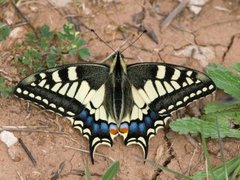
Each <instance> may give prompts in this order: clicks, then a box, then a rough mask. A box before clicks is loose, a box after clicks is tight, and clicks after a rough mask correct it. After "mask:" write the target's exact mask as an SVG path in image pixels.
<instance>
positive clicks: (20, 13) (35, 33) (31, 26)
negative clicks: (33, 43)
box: [10, 0, 39, 39]
mask: <svg viewBox="0 0 240 180" xmlns="http://www.w3.org/2000/svg"><path fill="white" fill-rule="evenodd" d="M10 2H11V4H12V6H13V7H14V9H15V10H16V12H17V13H18V14H19V15H20V16H21V18H23V19H24V20H25V21H26V22H27V24H28V26H29V27H30V28H31V29H32V31H33V33H34V35H35V37H36V38H37V39H39V38H38V34H37V32H36V30H35V28H34V27H33V25H32V24H31V23H30V22H29V20H28V19H27V18H26V17H25V16H24V14H23V13H22V12H21V10H20V9H19V8H18V7H17V6H16V4H15V3H14V1H13V0H11V1H10Z"/></svg>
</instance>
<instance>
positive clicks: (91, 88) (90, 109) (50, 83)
mask: <svg viewBox="0 0 240 180" xmlns="http://www.w3.org/2000/svg"><path fill="white" fill-rule="evenodd" d="M108 77H109V67H108V66H106V65H99V64H78V65H64V66H60V67H56V68H51V69H47V70H44V71H41V72H38V73H35V74H32V75H30V76H28V77H27V78H25V79H24V80H22V81H21V82H20V83H19V84H18V85H17V86H16V88H15V90H14V93H15V95H16V96H18V97H20V98H23V99H26V100H30V101H32V102H34V103H35V104H37V105H39V106H42V107H44V108H46V109H48V110H52V111H54V112H57V113H59V114H61V115H63V116H65V117H67V118H68V119H70V120H71V123H72V125H73V127H74V128H77V129H79V130H80V131H81V132H82V134H83V135H84V136H85V137H86V138H88V139H89V146H90V154H91V158H92V161H93V153H94V150H95V148H96V147H97V146H98V145H99V144H107V145H112V138H111V136H110V134H109V126H110V124H109V123H108V120H109V118H110V116H109V115H108V113H107V112H106V110H105V107H104V106H103V103H104V97H105V82H106V80H107V79H108ZM112 124H113V122H112Z"/></svg>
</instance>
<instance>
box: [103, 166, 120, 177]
mask: <svg viewBox="0 0 240 180" xmlns="http://www.w3.org/2000/svg"><path fill="white" fill-rule="evenodd" d="M118 170H119V161H115V162H113V163H112V164H111V165H110V166H109V167H108V168H107V170H106V171H105V172H104V174H103V176H102V180H112V179H113V178H114V176H115V175H116V174H117V172H118Z"/></svg>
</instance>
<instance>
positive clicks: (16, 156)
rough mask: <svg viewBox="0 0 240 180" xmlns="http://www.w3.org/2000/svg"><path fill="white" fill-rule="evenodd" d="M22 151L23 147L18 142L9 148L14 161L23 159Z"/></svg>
mask: <svg viewBox="0 0 240 180" xmlns="http://www.w3.org/2000/svg"><path fill="white" fill-rule="evenodd" d="M21 152H22V149H21V148H20V146H19V145H18V144H15V145H13V146H10V147H9V148H8V154H9V156H10V158H11V159H12V160H13V161H14V162H19V161H21V159H22V158H21Z"/></svg>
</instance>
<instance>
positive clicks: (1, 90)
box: [0, 77, 11, 98]
mask: <svg viewBox="0 0 240 180" xmlns="http://www.w3.org/2000/svg"><path fill="white" fill-rule="evenodd" d="M10 92H11V89H10V88H9V87H7V86H6V84H5V78H3V77H0V94H1V96H2V97H4V98H7V97H8V96H9V94H10Z"/></svg>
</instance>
